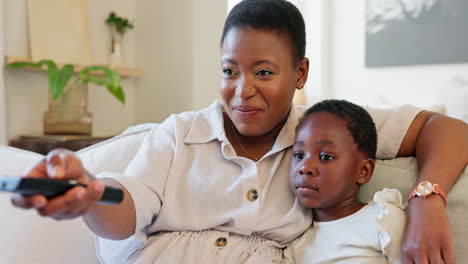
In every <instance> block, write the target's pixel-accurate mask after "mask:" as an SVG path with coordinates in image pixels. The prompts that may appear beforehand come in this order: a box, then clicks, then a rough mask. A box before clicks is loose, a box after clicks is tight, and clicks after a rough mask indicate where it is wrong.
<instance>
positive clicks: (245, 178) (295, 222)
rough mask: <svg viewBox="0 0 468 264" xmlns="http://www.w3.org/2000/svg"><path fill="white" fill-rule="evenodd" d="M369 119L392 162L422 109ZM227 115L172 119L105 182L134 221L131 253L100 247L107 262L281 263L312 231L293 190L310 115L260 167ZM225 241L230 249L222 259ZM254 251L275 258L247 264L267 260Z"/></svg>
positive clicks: (298, 111) (213, 112)
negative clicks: (298, 147) (297, 140)
mask: <svg viewBox="0 0 468 264" xmlns="http://www.w3.org/2000/svg"><path fill="white" fill-rule="evenodd" d="M367 110H368V111H369V112H370V114H371V115H372V117H373V119H374V122H375V123H376V127H377V131H378V153H377V156H378V157H379V158H393V157H395V155H396V154H397V152H398V149H399V146H400V144H401V141H402V139H403V137H404V135H405V133H406V131H407V129H408V127H409V125H410V124H411V122H412V120H413V118H414V117H415V115H416V114H417V113H418V112H419V111H420V109H417V108H414V107H411V106H402V107H400V108H398V109H396V110H376V109H367ZM222 111H223V110H222V106H221V104H220V103H219V102H218V101H215V102H214V103H213V104H212V105H211V106H210V107H208V108H206V109H203V110H201V111H197V112H185V113H181V114H175V115H171V116H170V117H169V118H168V119H167V120H166V121H164V122H163V123H161V124H160V125H159V126H157V127H156V128H154V129H153V130H152V131H151V132H150V133H149V134H148V136H147V137H146V139H145V140H144V142H143V144H142V146H141V149H140V150H139V152H138V153H137V155H136V156H135V158H134V159H133V160H132V161H131V162H130V164H129V166H128V167H127V169H126V170H125V172H124V173H123V175H118V174H115V173H107V174H104V175H100V176H99V177H113V178H115V179H116V180H118V181H119V182H120V183H121V184H122V185H123V186H125V188H126V189H127V190H128V191H129V193H130V194H131V196H132V199H133V201H134V203H135V208H136V215H137V226H136V230H135V236H134V237H133V238H131V239H130V240H132V243H134V244H133V246H128V244H129V243H130V242H129V240H127V241H123V242H122V243H123V244H125V243H127V245H126V246H122V247H117V248H114V250H109V247H106V246H105V243H106V241H105V240H101V241H99V243H101V244H100V245H99V244H98V247H99V248H101V249H103V248H104V249H105V248H107V249H105V250H104V251H112V252H104V251H101V252H100V253H101V256H102V257H104V258H107V256H112V257H110V258H109V263H111V262H112V261H113V260H114V261H115V260H117V259H120V260H122V258H125V257H126V256H128V255H130V254H132V253H133V252H120V253H116V250H117V251H118V250H119V248H120V250H122V251H134V250H136V251H137V252H136V253H134V254H133V255H132V257H131V259H132V261H135V262H137V263H169V262H171V263H197V262H196V261H195V262H193V261H194V260H196V259H197V257H200V256H203V258H202V259H203V261H205V260H206V258H208V259H211V261H206V262H203V261H202V262H200V263H210V262H213V263H230V262H229V261H232V263H249V261H252V263H254V261H270V260H271V261H273V260H274V261H276V259H277V257H278V254H279V255H281V247H282V245H283V244H284V243H286V242H289V241H291V240H293V239H294V238H296V237H297V236H299V235H300V234H301V233H303V232H304V231H305V230H306V229H307V228H308V227H309V226H310V224H311V222H312V216H311V213H310V210H306V209H305V208H304V207H302V206H301V204H300V203H299V202H298V201H297V200H296V199H295V197H294V195H293V193H292V191H291V190H290V188H289V183H288V179H289V177H288V174H289V166H290V159H291V157H292V150H291V146H292V145H293V143H294V133H295V128H296V125H297V123H298V119H299V118H300V117H301V116H302V114H303V112H304V111H305V108H304V107H302V106H293V107H292V109H291V111H290V114H289V117H288V119H287V121H286V123H285V125H284V127H283V128H282V130H281V132H280V133H279V135H278V138H277V139H276V142H275V144H274V146H273V147H272V149H271V150H270V151H269V152H268V153H267V154H265V156H264V157H262V158H261V159H260V160H259V161H257V162H254V161H252V160H250V159H247V158H244V157H238V156H237V155H236V152H235V150H234V148H233V147H232V145H231V143H230V142H229V141H228V139H227V137H226V134H225V131H224V127H223V115H222ZM254 192H256V193H257V194H256V195H255V196H256V197H255V199H253V196H252V195H253V193H254ZM174 231H175V232H174ZM220 237H222V238H226V242H227V243H226V245H225V246H223V251H220V247H219V241H220V240H219V238H220ZM252 237H255V238H258V239H251V238H252ZM221 240H222V241H224V240H223V239H221ZM135 241H138V243H140V244H135ZM175 241H177V242H175ZM216 241H218V243H217V242H216ZM232 241H236V242H235V243H233V242H232ZM252 241H256V242H252ZM223 243H224V242H223ZM265 243H266V244H267V245H268V246H267V247H265V245H266V244H265ZM113 244H115V243H113ZM142 245H145V246H144V247H143V246H142ZM254 245H257V246H258V245H260V246H259V247H261V248H268V247H272V248H274V249H271V248H268V249H265V250H266V251H265V252H267V251H268V252H269V253H268V254H266V253H262V254H261V255H262V256H261V257H262V258H250V260H249V261H247V260H245V259H244V257H245V256H244V255H245V254H247V255H249V256H252V255H255V254H257V253H258V252H261V250H259V249H258V247H257V246H254ZM192 247H193V248H192ZM138 248H139V249H138ZM249 248H250V249H252V252H248V249H249ZM278 251H279V253H278ZM246 252H247V253H246ZM242 256H244V257H242ZM265 256H266V258H265V259H264V258H263V257H265ZM113 258H114V259H113ZM228 259H229V261H228ZM184 261H188V262H184ZM271 261H270V262H271ZM258 263H263V262H258Z"/></svg>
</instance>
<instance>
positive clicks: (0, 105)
mask: <svg viewBox="0 0 468 264" xmlns="http://www.w3.org/2000/svg"><path fill="white" fill-rule="evenodd" d="M0 14H3V0H0ZM3 19H4V17H3V16H2V17H1V18H0V144H6V142H7V140H6V107H5V86H4V81H3V67H4V60H2V59H1V58H3V57H4V56H5V55H4V44H3V43H4V33H3Z"/></svg>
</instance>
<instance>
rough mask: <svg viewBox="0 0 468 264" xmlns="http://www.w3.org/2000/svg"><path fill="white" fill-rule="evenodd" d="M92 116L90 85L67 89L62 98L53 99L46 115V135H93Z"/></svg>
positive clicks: (50, 96)
mask: <svg viewBox="0 0 468 264" xmlns="http://www.w3.org/2000/svg"><path fill="white" fill-rule="evenodd" d="M91 131H92V115H91V113H89V112H88V85H87V84H85V83H82V82H77V83H76V84H73V85H70V86H67V87H65V90H64V92H63V94H62V96H61V97H59V98H58V99H57V100H54V99H53V98H52V95H51V94H50V91H49V108H48V110H47V112H45V114H44V134H46V135H91Z"/></svg>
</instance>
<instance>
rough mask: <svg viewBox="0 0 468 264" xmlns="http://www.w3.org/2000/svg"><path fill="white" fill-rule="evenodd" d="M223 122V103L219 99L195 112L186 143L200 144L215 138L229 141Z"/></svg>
mask: <svg viewBox="0 0 468 264" xmlns="http://www.w3.org/2000/svg"><path fill="white" fill-rule="evenodd" d="M223 123H224V119H223V111H222V105H221V103H220V102H219V101H218V100H215V101H214V102H213V103H212V104H211V105H210V106H209V107H208V108H205V109H202V110H200V111H198V112H197V113H196V114H195V118H194V119H193V122H192V125H191V127H190V129H189V132H188V133H187V136H186V137H185V139H184V143H187V144H200V143H206V142H210V141H212V140H214V139H218V140H219V141H223V142H228V140H227V137H226V133H225V132H224V125H223Z"/></svg>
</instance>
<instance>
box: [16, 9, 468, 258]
mask: <svg viewBox="0 0 468 264" xmlns="http://www.w3.org/2000/svg"><path fill="white" fill-rule="evenodd" d="M304 53H305V27H304V20H303V18H302V16H301V14H300V12H299V10H298V9H297V8H296V7H295V6H294V5H293V4H291V3H289V2H287V1H285V0H245V1H242V2H241V3H239V4H238V5H237V6H235V7H234V8H233V9H232V11H231V12H230V13H229V15H228V17H227V19H226V23H225V25H224V30H223V35H222V37H221V69H220V74H221V79H220V88H219V91H220V97H221V100H220V101H216V102H214V103H213V104H212V105H211V106H210V107H208V108H206V109H203V110H201V111H198V112H186V113H181V114H176V115H172V116H171V117H169V118H168V119H167V120H166V121H164V122H163V123H161V124H160V125H159V126H158V127H157V128H155V129H154V130H153V131H151V133H149V135H148V136H147V137H146V139H145V141H144V143H143V144H142V146H141V149H140V150H139V152H138V154H137V155H136V156H135V158H134V159H133V161H132V162H131V163H130V164H129V166H128V168H127V169H126V170H125V172H124V173H123V174H118V173H113V172H108V173H103V174H101V175H98V177H95V176H93V175H90V174H89V173H86V172H85V170H84V169H83V166H82V165H81V163H80V161H79V160H78V159H77V158H76V157H75V156H73V155H71V154H63V152H61V151H56V152H52V153H50V154H49V155H48V157H47V158H46V159H44V161H43V162H41V163H40V164H38V165H37V166H36V167H34V168H33V169H32V170H31V172H30V173H29V174H28V177H54V176H55V177H57V178H66V179H75V180H77V181H80V182H82V183H88V184H89V186H88V187H87V188H86V189H85V188H82V187H77V188H74V189H72V190H70V191H69V192H67V193H66V194H64V195H63V196H60V197H57V198H54V199H50V200H47V199H46V198H45V197H43V196H31V197H14V199H13V203H14V204H15V205H16V206H18V207H21V208H36V209H37V210H38V211H39V213H40V214H41V215H43V216H48V217H52V218H55V219H67V218H73V217H77V216H83V219H84V221H85V222H86V223H87V224H88V226H89V227H90V229H91V230H92V231H93V232H95V233H96V234H97V235H98V236H100V237H102V238H108V239H114V240H122V239H127V238H130V239H127V240H123V241H122V242H121V243H122V244H124V245H123V246H120V245H119V246H118V247H112V251H106V252H101V255H103V257H104V259H106V260H108V261H109V262H110V263H120V262H123V261H129V262H136V263H236V264H238V263H274V262H279V261H280V260H281V258H282V253H283V252H282V249H283V248H284V245H285V243H287V242H289V241H291V240H293V239H294V238H296V237H297V236H299V235H300V234H301V233H303V232H304V231H305V230H306V229H307V228H308V227H309V226H310V225H311V222H312V215H311V213H310V210H306V209H305V208H304V207H303V206H302V205H301V204H300V203H298V202H296V201H295V197H294V194H293V193H292V192H291V190H290V189H289V188H288V177H287V175H288V172H289V166H290V164H289V161H290V158H291V156H292V151H291V146H292V145H293V142H294V136H295V127H296V125H297V122H298V119H299V117H300V116H302V114H303V112H304V108H303V107H298V106H293V105H292V98H293V96H294V91H295V90H296V89H302V88H303V87H304V83H305V82H306V80H307V73H308V69H309V61H308V59H307V58H305V57H304ZM372 114H373V118H374V121H375V123H376V124H377V127H378V131H379V132H378V133H379V135H380V137H381V139H380V141H379V142H380V144H379V148H378V149H379V151H378V154H377V155H378V156H379V157H380V158H393V157H395V156H397V155H413V154H414V153H415V152H416V150H417V155H418V157H420V158H421V164H420V165H421V170H420V171H421V175H420V177H423V178H425V179H429V180H431V181H434V182H437V183H439V184H440V185H441V186H442V187H443V188H446V190H448V189H449V188H450V187H451V186H452V184H453V182H454V181H455V179H456V178H457V176H458V175H459V174H460V173H461V171H462V167H463V166H464V164H465V163H464V162H465V160H464V158H465V157H464V156H463V155H460V153H463V151H464V149H465V148H466V149H468V147H466V145H467V144H466V143H463V142H465V141H466V139H465V138H464V136H463V135H464V134H463V133H465V131H464V130H463V129H464V128H462V126H461V124H460V122H458V121H455V120H453V119H450V118H447V117H444V116H441V115H436V114H433V113H428V112H424V111H422V112H421V111H420V110H419V109H416V108H413V107H409V106H405V107H401V108H399V109H397V110H394V111H378V110H374V111H372ZM448 133H450V134H451V136H450V137H445V136H444V135H446V134H448ZM452 140H454V142H457V143H456V144H453V143H452ZM463 140H465V141H463ZM419 144H422V146H423V147H419ZM426 145H430V146H431V148H430V149H427V148H425V147H424V146H426ZM447 148H448V149H447ZM57 152H58V153H57ZM440 153H446V154H444V155H440ZM441 172H443V173H441ZM96 178H99V180H96ZM103 184H107V185H111V186H114V187H118V188H122V189H124V192H125V195H124V200H123V202H122V203H121V204H120V205H118V206H105V205H99V204H96V201H97V200H98V199H99V198H100V197H101V195H102V191H103ZM415 200H416V199H413V200H412V202H411V203H410V207H411V204H414V205H413V208H410V212H414V214H415V216H416V218H415V220H416V221H417V222H416V223H412V224H411V221H410V225H408V232H407V234H409V239H408V241H409V242H410V243H411V244H412V243H418V244H419V243H421V242H420V239H423V240H424V241H431V240H432V241H444V242H445V243H446V244H450V243H452V242H451V237H450V229H449V225H448V221H447V219H446V218H447V216H446V214H445V211H444V208H443V207H440V206H439V201H437V200H435V199H426V200H425V201H424V202H421V201H415ZM418 200H419V199H418ZM421 200H422V199H421ZM418 214H419V215H424V216H428V217H429V218H428V219H430V220H428V219H427V218H426V217H417V216H418ZM434 214H435V215H434ZM410 218H411V217H410ZM433 220H437V221H436V222H435V223H432V222H431V223H426V222H427V221H433ZM441 237H443V239H442V238H441ZM100 240H101V239H100ZM101 241H102V240H101ZM129 241H137V242H138V243H136V244H131V245H125V243H127V242H129ZM117 243H118V242H117ZM100 244H101V242H100ZM51 250H52V249H51ZM448 252H449V253H450V254H452V253H451V252H452V251H451V250H450V249H449V250H448ZM107 253H111V254H112V256H113V257H112V258H109V256H110V255H109V254H107ZM418 254H419V251H418ZM421 254H422V255H423V256H424V257H425V256H426V253H425V252H422V253H421ZM450 254H449V255H450ZM418 256H419V255H418Z"/></svg>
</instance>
